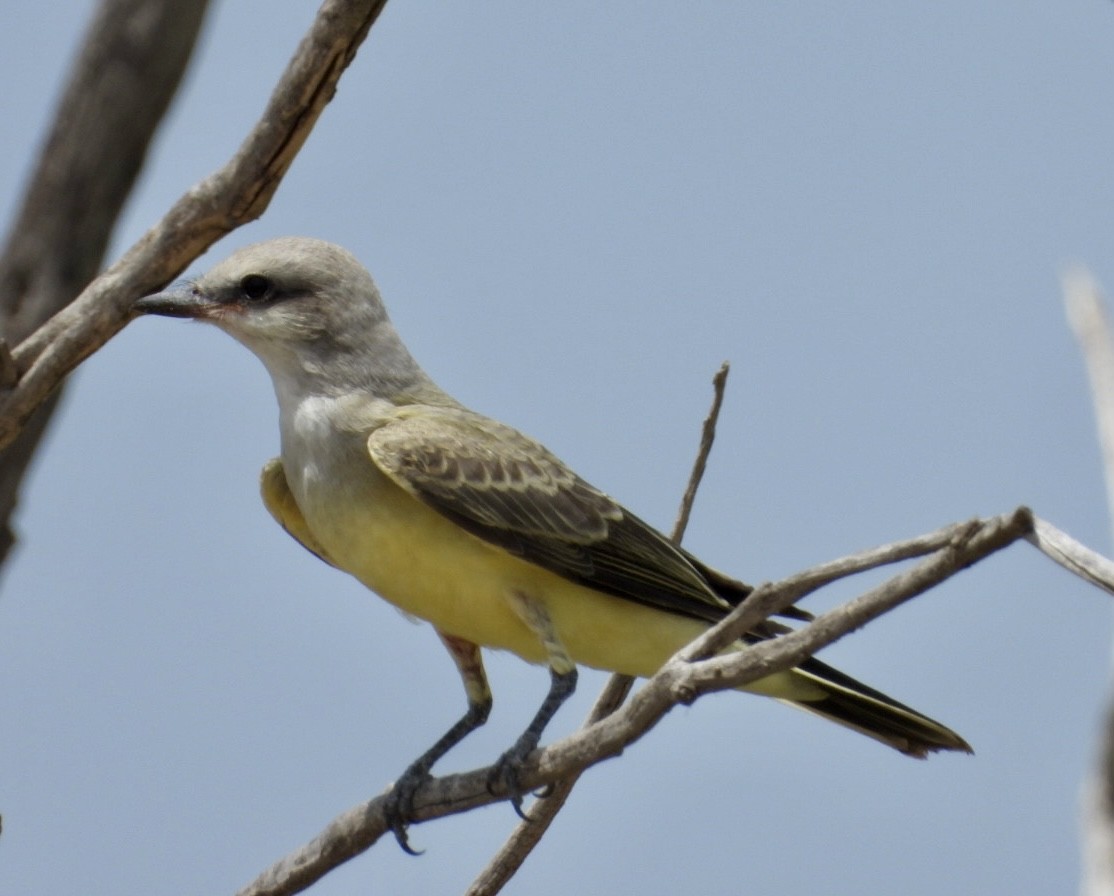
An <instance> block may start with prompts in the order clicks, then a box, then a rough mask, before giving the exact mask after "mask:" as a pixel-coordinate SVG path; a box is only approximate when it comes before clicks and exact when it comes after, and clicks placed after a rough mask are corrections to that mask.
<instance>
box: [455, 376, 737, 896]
mask: <svg viewBox="0 0 1114 896" xmlns="http://www.w3.org/2000/svg"><path fill="white" fill-rule="evenodd" d="M730 371H731V365H730V364H728V363H727V362H726V361H724V363H723V364H721V365H720V368H719V370H717V371H716V373H715V375H714V376H713V377H712V406H711V408H710V409H709V411H708V416H707V417H706V418H705V419H704V425H703V426H702V427H701V431H700V447H699V448H698V449H697V452H696V459H695V460H694V461H693V465H692V472H691V473H689V481H688V484H687V486H686V487H685V493H684V496H683V497H682V498H681V506H680V509H679V510H678V513H677V520H676V522H675V523H674V524H673V532H672V534H671V535H670V539H671V540H672V541H673V543H674V544H680V543H681V540H682V539H683V538H684V537H685V529H686V528H687V527H688V521H689V517H690V516H691V514H692V506H693V503H694V502H695V501H696V491H697V489H699V488H700V482H701V480H702V479H703V478H704V470H705V468H706V467H707V465H708V456H709V455H710V454H711V453H712V443H713V442H714V441H715V438H716V423H717V422H718V421H719V412H720V408H722V407H723V393H724V391H725V389H726V388H727V375H728V373H730ZM633 684H634V679H633V678H631V677H630V676H629V675H618V674H616V675H612V676H611V677H610V678H609V679H608V680H607V684H605V685H604V687H603V690H602V691H601V692H600V695H599V697H598V698H596V703H595V705H594V706H593V707H592V711H591V712H590V713H589V714H588V718H587V720H585V723H584V727H585V728H587V727H589V726H590V725H593V724H595V723H596V722H598V721H599V720H600V719H603V718H606V717H607V716H609V715H611V713H613V712H614V711H615V710H617V709H618V708H619V707H620V706H622V705H623V701H624V700H626V699H627V694H629V693H630V689H631V687H632V686H633ZM578 780H580V772H579V771H577V772H574V773H572V774H570V775H568V776H567V777H565V778H562V779H561V780H559V781H555V782H554V783H553V784H552V785H551V786H550V787H549V788H548V790H547V791H546V793H545V798H544V799H538V800H535V801H534V802H533V803H532V804H531V806H530V808H529V810H527V813H526V818H525V819H524V820H523V821H521V822H519V824H518V825H517V826H516V827H515V829H514V830H513V831H512V832H511V834H510V836H509V837H508V838H507V840H506V842H504V843H503V845H502V846H501V847H500V848H499V850H498V851H497V852H496V853H495V855H493V856H492V857H491V860H490V861H489V862H488V863H487V866H486V867H485V868H484V869H483V871H481V872H480V873H479V874H478V875H477V876H476V879H475V880H474V881H472V884H471V886H470V887H469V888H468V889H467V890H466V891H465V896H493V894H495V893H498V892H499V891H500V890H502V889H503V887H504V886H506V884H507V882H508V881H509V880H510V879H511V878H512V877H513V876H514V874H515V872H517V871H518V869H519V868H520V867H521V866H522V863H523V862H524V861H526V857H527V856H528V855H530V853H531V852H533V850H534V847H535V846H537V845H538V842H539V841H540V840H541V838H542V836H543V835H544V834H545V832H546V831H548V830H549V826H550V824H552V823H553V819H554V818H556V817H557V813H558V812H560V811H561V808H562V807H563V806H564V805H565V801H566V800H567V799H568V798H569V794H571V793H572V789H573V788H574V787H575V786H576V782H577V781H578Z"/></svg>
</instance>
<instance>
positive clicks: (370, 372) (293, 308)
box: [134, 237, 428, 394]
mask: <svg viewBox="0 0 1114 896" xmlns="http://www.w3.org/2000/svg"><path fill="white" fill-rule="evenodd" d="M134 307H135V309H136V310H137V311H139V312H141V313H144V314H161V315H165V316H168V317H186V318H193V319H195V320H201V321H206V322H209V323H213V324H215V325H216V326H218V327H220V328H221V329H222V330H224V331H225V332H226V333H228V334H229V335H231V336H233V337H234V338H235V339H237V340H239V341H240V342H242V343H243V344H244V345H246V346H247V347H248V348H249V349H251V350H252V351H253V352H254V353H255V354H256V355H257V356H258V357H259V358H260V359H261V360H262V361H263V363H264V364H265V365H266V366H267V369H268V370H269V371H270V373H271V376H272V378H273V379H274V380H275V383H276V386H295V387H301V388H302V390H304V391H314V392H336V391H342V392H343V391H350V390H352V389H368V390H370V391H373V392H376V393H378V394H387V393H389V392H390V391H392V390H394V391H397V390H399V389H406V388H408V387H410V386H413V385H417V384H418V383H419V382H428V380H427V379H426V377H425V375H424V374H423V373H422V372H421V369H420V368H419V367H418V365H417V363H416V362H415V361H414V360H413V358H411V356H410V354H409V352H407V350H406V348H405V346H403V344H402V342H401V341H400V340H399V338H398V335H397V333H396V332H395V330H394V327H392V326H391V322H390V320H389V319H388V317H387V312H386V309H384V307H383V302H382V300H381V299H380V297H379V290H378V289H376V287H375V283H374V282H373V281H372V279H371V275H370V274H369V273H368V272H367V271H366V270H365V269H364V267H363V265H361V264H360V263H359V262H358V261H357V260H356V258H355V257H354V256H353V255H352V254H351V253H350V252H348V251H347V250H345V249H342V248H341V247H340V246H335V245H333V244H332V243H326V242H324V241H323V240H316V239H310V238H308V237H283V238H281V239H275V240H269V241H268V242H265V243H256V244H255V245H253V246H248V247H246V248H244V249H240V250H238V251H237V252H235V253H233V254H232V255H231V256H230V257H229V258H227V259H226V260H224V261H222V262H221V263H220V264H218V265H217V266H216V267H214V268H213V269H212V270H211V271H209V272H208V273H207V274H203V275H202V276H200V277H197V278H196V279H193V280H186V281H182V282H180V283H176V284H174V285H173V286H171V287H169V288H167V289H166V290H165V291H164V292H161V293H157V294H156V295H151V296H147V297H145V298H142V299H140V300H139V301H138V302H136V304H135V306H134Z"/></svg>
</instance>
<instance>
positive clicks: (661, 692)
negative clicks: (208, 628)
mask: <svg viewBox="0 0 1114 896" xmlns="http://www.w3.org/2000/svg"><path fill="white" fill-rule="evenodd" d="M1035 525H1036V520H1035V518H1034V517H1033V515H1032V513H1031V512H1030V511H1029V510H1028V509H1027V508H1024V507H1022V508H1019V509H1018V510H1016V511H1014V512H1012V513H1009V514H1004V515H1002V516H997V517H991V518H989V519H985V520H982V519H976V520H971V521H968V522H963V523H956V524H953V525H951V526H947V527H945V528H943V529H940V530H938V531H936V532H931V533H929V534H927V535H923V536H920V537H918V538H914V539H910V540H908V541H904V542H899V543H895V544H891V545H885V546H883V547H880V548H875V549H872V550H869V551H865V552H863V553H861V554H856V555H853V556H850V557H846V558H842V559H840V560H836V561H833V562H831V563H827V564H823V565H821V566H818V567H815V568H813V569H809V570H805V571H804V572H801V573H799V574H797V575H795V576H791V577H789V578H787V579H783V580H782V581H780V582H774V583H768V584H766V585H762V586H760V587H758V588H756V589H755V591H754V592H753V593H752V594H751V595H750V596H749V597H748V598H747V599H746V600H745V601H743V603H742V604H740V606H739V607H737V608H736V609H735V610H734V612H732V613H731V615H730V616H728V617H727V618H726V619H724V620H723V621H722V622H721V623H719V624H718V625H716V626H714V627H713V628H711V629H709V630H708V631H707V632H706V633H705V634H704V635H702V636H701V637H700V638H699V639H697V640H696V641H694V642H693V643H692V644H690V645H688V646H687V647H685V648H684V649H683V650H682V651H680V652H679V653H678V654H677V655H676V656H674V657H673V658H672V659H671V660H670V661H669V662H667V663H666V664H665V666H663V667H662V669H661V670H660V671H659V672H658V673H657V674H656V675H655V676H654V677H653V678H651V679H650V680H649V681H648V682H647V683H646V684H645V685H644V686H643V687H642V688H641V689H640V690H639V691H637V692H636V693H635V694H634V696H633V697H632V698H631V700H630V701H629V702H628V703H627V704H626V705H625V706H623V707H622V708H620V709H618V710H616V711H615V712H614V713H612V714H611V715H608V716H606V717H605V718H602V719H600V720H599V721H598V722H596V723H595V724H592V725H590V726H588V727H586V728H583V729H581V730H579V731H577V732H576V733H574V734H572V735H570V736H569V737H566V738H564V739H563V740H560V741H558V742H556V743H554V744H552V745H551V746H549V747H546V748H544V749H541V750H539V751H537V752H536V753H535V754H533V756H532V757H531V760H530V762H529V763H528V765H527V766H526V767H525V768H524V769H523V773H522V777H521V783H522V784H523V786H525V787H528V788H537V787H543V786H545V785H547V784H550V783H552V782H554V781H557V780H560V779H562V778H565V777H567V776H569V775H571V774H576V773H579V772H582V771H583V770H584V769H587V768H589V767H590V766H592V765H595V764H596V763H598V762H602V761H603V760H605V759H608V758H611V757H613V756H617V755H619V754H620V753H622V751H623V750H624V749H625V748H626V747H627V746H628V745H630V744H631V743H633V742H634V741H636V740H637V739H638V738H639V737H641V736H642V735H644V734H645V733H646V732H647V731H649V730H650V729H651V728H653V727H654V726H655V725H656V724H657V723H658V722H659V721H660V720H661V719H662V717H663V716H664V715H665V714H666V713H667V712H669V710H670V709H672V708H673V707H674V706H676V705H677V704H678V703H691V702H692V701H693V700H695V699H697V698H698V697H700V696H701V695H702V694H705V693H709V692H711V691H718V690H723V689H726V688H734V687H738V686H739V685H742V684H746V683H747V682H751V681H755V680H757V679H759V678H762V677H764V676H766V675H770V674H772V673H773V672H777V671H780V670H783V669H788V668H790V667H792V666H794V665H796V664H798V663H799V662H801V661H802V660H803V659H804V658H805V657H807V656H811V655H812V654H814V653H815V652H817V651H818V650H820V649H822V648H823V647H825V646H827V645H828V644H831V643H832V642H833V641H835V640H837V639H838V638H840V637H842V636H843V635H845V634H847V633H848V632H851V631H854V630H855V629H858V628H861V627H862V626H864V625H866V624H867V623H868V622H870V621H872V620H873V619H876V618H877V617H879V616H881V615H883V614H884V613H887V612H889V611H890V610H892V609H894V608H895V607H897V606H899V605H900V604H902V603H904V602H905V601H907V600H911V599H912V598H914V597H916V596H917V595H919V594H923V593H924V592H925V591H927V590H929V589H931V588H932V587H934V586H935V585H938V584H939V583H941V582H943V581H945V580H946V579H948V578H950V577H951V576H953V575H955V574H956V573H957V572H959V571H961V570H963V569H966V568H967V567H968V566H971V565H973V564H975V563H977V562H979V561H980V560H982V559H984V558H986V557H988V556H990V555H991V554H993V553H995V552H996V551H999V550H1001V549H1002V548H1004V547H1006V546H1008V545H1010V544H1012V543H1013V542H1015V541H1018V540H1020V539H1025V538H1027V537H1028V536H1029V535H1030V534H1031V533H1032V532H1033V531H1034V528H1035ZM1040 525H1041V527H1042V529H1044V531H1046V532H1055V529H1054V527H1052V526H1051V525H1050V524H1047V523H1043V522H1042V523H1041V524H1040ZM1038 546H1039V545H1038ZM915 557H921V558H923V559H921V560H920V561H919V562H918V563H916V564H914V565H913V566H912V567H910V568H908V569H906V570H903V571H902V572H899V573H898V574H897V575H895V576H893V577H892V578H891V579H889V580H888V581H886V582H884V583H883V584H882V585H879V586H878V587H875V588H872V589H870V590H869V591H867V592H865V593H863V594H861V595H859V596H858V597H856V598H854V599H852V600H850V601H848V602H846V603H844V604H843V605H841V606H839V607H837V608H835V609H834V610H831V611H829V612H828V613H825V614H823V615H821V616H819V617H817V618H816V619H815V620H814V621H812V622H810V623H809V624H807V625H805V626H803V627H802V628H800V629H798V630H796V631H794V632H792V633H790V634H786V635H783V636H780V637H777V638H774V639H772V640H769V641H763V642H761V643H760V644H757V645H755V646H753V647H751V648H748V649H747V650H744V651H739V652H734V653H732V654H730V655H724V656H714V653H715V652H716V650H717V649H719V648H721V647H722V646H724V645H726V644H729V643H731V641H732V640H733V639H734V638H735V637H737V635H738V633H739V632H741V631H743V630H744V629H746V628H748V627H750V626H751V625H753V624H754V622H755V621H756V620H757V619H761V618H764V617H765V616H767V615H769V614H770V613H772V612H776V611H777V610H779V609H784V608H786V607H788V606H790V605H791V604H793V603H794V602H795V601H796V600H798V599H799V598H800V596H801V595H802V594H806V593H810V592H812V591H815V590H817V589H818V588H820V587H822V586H823V585H824V584H827V583H829V582H832V581H835V580H837V579H840V578H844V577H846V576H849V575H854V574H855V573H857V572H862V571H865V570H867V569H873V568H877V567H879V566H883V565H886V564H890V563H895V562H899V561H902V560H908V559H911V558H915ZM1053 559H1056V558H1055V557H1054V558H1053ZM1058 562H1059V561H1058ZM1068 568H1069V569H1072V571H1075V570H1074V568H1072V567H1071V566H1070V565H1069V566H1068ZM1101 578H1102V580H1103V583H1104V585H1105V587H1107V588H1108V589H1109V588H1114V578H1109V579H1108V578H1107V577H1106V574H1105V573H1103V575H1102V576H1101ZM701 657H710V658H707V659H702V658H701ZM489 775H490V769H486V768H484V769H476V770H474V771H470V772H465V773H462V774H455V775H446V776H444V777H441V778H433V779H431V780H430V781H429V782H427V783H426V784H425V785H423V786H422V788H421V789H420V790H419V791H418V793H417V795H416V796H415V800H414V820H415V821H416V822H419V821H428V820H430V819H433V818H443V817H445V816H447V815H454V814H458V813H461V812H466V811H468V810H469V809H473V808H476V807H478V806H483V805H487V804H490V803H492V802H496V801H499V800H501V799H505V798H506V795H505V794H501V793H496V794H492V793H489V792H488V789H487V782H488V779H489ZM384 804H385V794H383V795H380V796H377V797H375V798H373V799H371V800H368V801H367V802H365V803H362V804H361V805H359V806H356V807H354V808H353V809H350V810H349V811H347V812H345V813H344V814H342V815H340V816H339V817H337V818H336V819H335V820H333V821H332V822H331V823H330V824H329V825H328V826H327V827H326V828H325V829H324V830H323V831H322V832H321V833H320V834H319V835H318V836H317V837H315V838H314V839H313V840H312V841H311V842H309V843H307V844H306V845H305V846H303V847H301V848H300V849H298V850H296V851H295V852H293V853H291V854H290V855H288V856H286V857H285V858H283V859H281V860H279V861H278V862H277V863H275V864H274V865H273V866H272V867H271V868H269V869H268V870H267V871H265V872H264V873H263V874H261V875H260V876H259V877H258V878H257V879H256V880H255V881H253V882H252V883H251V884H249V885H248V886H247V887H245V888H244V889H243V890H241V891H240V892H239V894H238V896H289V894H292V893H297V892H300V891H302V890H304V889H305V888H307V887H309V886H310V885H311V884H312V883H314V882H315V881H317V880H319V879H320V878H321V877H323V876H324V875H325V874H327V873H328V872H329V871H330V870H332V869H333V868H335V867H337V866H338V865H340V864H342V863H343V862H345V861H347V860H348V859H350V858H352V857H354V856H356V855H358V854H359V853H361V852H363V851H364V850H366V849H368V848H369V847H370V846H372V845H373V844H374V843H375V842H376V841H377V840H378V839H379V838H380V837H381V836H383V834H384V833H388V830H387V826H386V819H385V817H384V814H383V808H384Z"/></svg>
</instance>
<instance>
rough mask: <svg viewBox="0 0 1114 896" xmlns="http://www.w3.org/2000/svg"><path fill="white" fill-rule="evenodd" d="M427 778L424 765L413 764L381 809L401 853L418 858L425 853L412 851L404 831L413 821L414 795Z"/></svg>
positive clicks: (398, 781) (418, 850) (401, 777)
mask: <svg viewBox="0 0 1114 896" xmlns="http://www.w3.org/2000/svg"><path fill="white" fill-rule="evenodd" d="M429 777H430V775H429V768H428V767H427V766H426V764H425V763H423V762H421V761H418V762H415V763H414V764H413V765H411V766H410V767H409V768H408V769H406V771H404V772H403V773H402V775H401V776H400V777H399V779H398V780H397V781H395V783H394V786H393V787H392V788H391V792H390V793H388V794H387V804H386V805H385V806H384V807H383V815H384V816H385V818H386V820H387V827H388V828H389V829H390V831H391V833H392V834H394V835H395V841H396V842H397V843H398V845H399V847H400V848H401V849H402V851H403V852H405V853H406V854H408V855H412V856H420V855H421V854H422V853H423V852H424V851H425V850H421V849H414V847H412V846H411V845H410V837H409V835H408V834H407V832H406V829H407V827H409V825H410V822H411V821H413V820H414V795H415V794H416V793H417V792H418V789H419V788H420V787H421V786H422V785H423V784H424V783H425V782H426V781H428V780H429Z"/></svg>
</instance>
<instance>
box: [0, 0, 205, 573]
mask: <svg viewBox="0 0 1114 896" xmlns="http://www.w3.org/2000/svg"><path fill="white" fill-rule="evenodd" d="M207 6H208V2H207V0H188V2H179V0H103V2H102V3H101V4H100V7H99V8H98V10H97V13H96V15H95V16H94V18H93V21H92V23H91V24H90V26H89V29H88V31H87V32H86V34H85V39H84V41H83V43H82V48H81V50H80V52H79V53H78V56H77V59H76V61H75V62H74V65H73V67H72V69H71V71H70V73H69V76H68V78H67V80H66V86H65V89H64V90H63V93H62V98H61V100H60V101H59V103H58V109H57V111H56V113H55V115H54V121H53V124H52V126H51V129H50V132H49V134H48V136H47V138H46V140H45V142H44V144H43V147H42V150H41V152H40V154H39V158H38V161H37V163H36V165H35V169H34V171H33V172H32V174H31V177H30V178H29V180H28V183H27V188H26V191H25V193H24V196H23V201H22V204H21V206H20V209H19V212H18V214H16V216H15V217H14V218H13V220H12V223H11V226H10V228H9V230H8V236H7V238H6V240H5V245H4V248H3V252H2V254H0V335H2V336H3V341H0V390H7V389H10V388H12V387H13V386H15V384H16V383H17V381H18V378H19V376H18V374H19V370H18V368H17V366H16V363H15V360H14V359H13V358H12V356H11V352H10V349H9V348H8V344H14V343H17V342H19V341H20V340H21V339H23V338H24V337H25V336H27V334H29V333H31V332H32V331H33V330H34V329H35V328H36V327H38V326H40V325H42V323H43V322H44V321H46V320H47V319H48V318H49V317H50V316H51V315H52V314H54V313H55V312H57V311H58V310H59V309H61V308H63V307H64V306H65V305H66V303H67V302H69V301H70V300H71V299H72V298H73V297H74V296H75V295H77V293H78V292H79V291H80V290H81V288H82V287H84V286H85V285H86V284H87V283H88V282H89V281H90V280H91V279H92V278H93V277H94V276H95V275H96V273H97V271H98V270H99V269H100V267H101V264H102V263H103V261H104V252H105V248H106V246H107V245H108V240H109V237H110V236H111V235H112V231H113V228H114V227H115V225H116V220H117V218H118V217H119V214H120V209H121V208H123V205H124V202H125V200H126V199H127V198H128V195H129V194H130V193H131V190H132V186H133V185H134V183H135V179H136V177H137V176H138V174H139V172H140V170H141V169H142V167H143V163H144V160H145V158H146V156H147V147H148V145H149V144H150V141H151V137H152V136H153V135H154V133H155V129H156V128H157V127H158V124H159V122H160V121H161V120H162V117H163V115H164V114H165V112H166V109H167V106H168V105H169V104H170V100H171V98H172V97H173V96H174V94H175V92H176V91H177V88H178V84H179V82H180V81H181V79H182V73H183V72H184V71H185V69H186V63H187V62H188V61H189V58H190V56H191V55H192V53H193V48H194V45H195V44H196V42H197V35H198V31H199V30H200V27H201V22H202V19H203V18H204V15H205V10H206V8H207ZM54 398H57V394H55V396H54ZM53 404H54V402H53V400H51V401H48V402H46V403H43V404H39V405H37V407H38V412H37V413H36V414H34V416H33V417H32V418H31V419H30V420H29V421H28V425H27V427H26V428H25V429H24V430H23V432H22V434H21V436H20V438H19V439H18V440H17V441H16V442H14V443H13V444H11V445H9V446H8V447H7V448H5V449H4V450H3V451H0V563H3V561H4V559H5V557H6V556H7V554H8V551H9V550H10V549H11V546H12V545H13V544H14V542H15V535H14V532H13V530H12V527H11V517H12V513H13V512H14V510H15V506H16V501H17V498H18V493H19V487H20V483H21V482H22V480H23V475H24V473H25V472H26V469H27V466H28V464H29V463H30V461H31V458H32V456H33V455H34V453H35V449H36V447H37V446H38V444H39V439H40V437H41V436H42V433H43V431H44V429H45V427H46V425H47V422H48V421H49V419H50V416H51V411H52V410H53Z"/></svg>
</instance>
